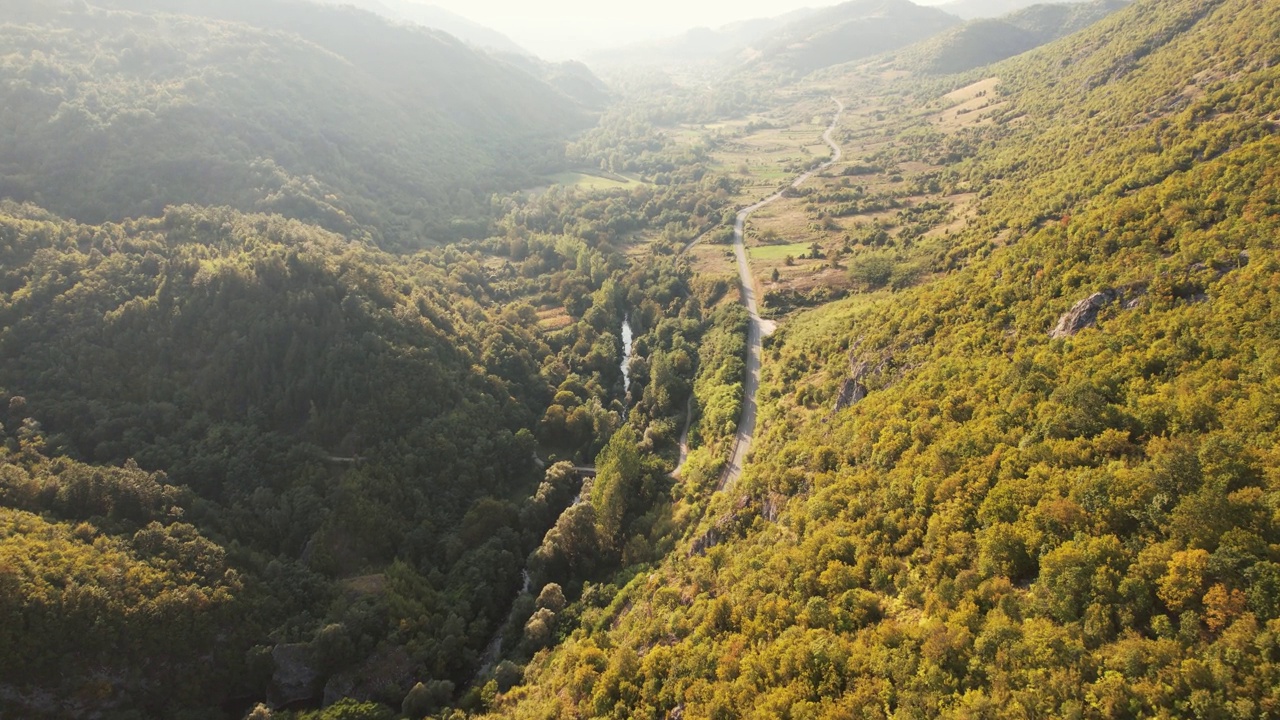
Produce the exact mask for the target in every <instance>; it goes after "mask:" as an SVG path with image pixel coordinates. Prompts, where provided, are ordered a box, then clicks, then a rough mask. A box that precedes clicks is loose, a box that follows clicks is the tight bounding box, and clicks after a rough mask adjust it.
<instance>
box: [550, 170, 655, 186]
mask: <svg viewBox="0 0 1280 720" xmlns="http://www.w3.org/2000/svg"><path fill="white" fill-rule="evenodd" d="M549 179H550V180H551V183H552V184H553V185H564V186H565V187H580V188H584V189H587V190H612V189H614V188H622V187H630V186H631V185H635V184H637V183H639V182H640V181H639V180H637V179H635V178H629V177H626V176H625V175H616V174H613V173H590V172H562V173H557V174H555V175H552V176H551V177H550V178H549Z"/></svg>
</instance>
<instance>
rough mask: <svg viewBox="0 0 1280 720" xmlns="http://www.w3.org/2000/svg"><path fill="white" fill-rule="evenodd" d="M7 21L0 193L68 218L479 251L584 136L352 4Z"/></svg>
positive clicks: (70, 13) (16, 15) (539, 97)
mask: <svg viewBox="0 0 1280 720" xmlns="http://www.w3.org/2000/svg"><path fill="white" fill-rule="evenodd" d="M6 11H7V13H8V14H7V17H6V18H5V24H3V25H0V45H3V46H4V47H5V48H6V52H5V55H4V58H3V60H2V61H0V93H3V96H2V97H0V128H3V129H4V132H3V137H2V139H0V196H3V197H10V198H13V199H17V200H23V201H33V202H37V203H38V204H40V205H41V206H43V207H45V208H48V209H50V210H52V211H54V212H57V213H59V214H60V215H63V216H67V217H73V218H76V219H78V220H81V221H84V222H90V223H96V222H101V221H103V220H120V219H123V218H130V217H138V216H143V215H157V214H159V213H160V212H161V211H162V210H163V209H164V207H165V206H167V205H171V204H182V203H197V204H201V205H230V206H233V207H236V208H237V209H240V210H243V211H264V212H272V213H279V214H283V215H286V216H288V217H294V218H298V219H302V220H305V221H307V222H310V223H313V224H318V225H321V226H323V227H325V228H327V229H330V230H335V231H339V232H349V233H357V234H360V235H364V236H367V237H370V238H372V239H373V240H374V241H376V242H378V243H379V244H383V245H386V246H389V247H412V246H421V245H422V244H424V243H427V242H431V241H441V240H450V239H456V238H458V237H460V236H462V235H473V236H483V235H484V232H485V229H486V227H487V223H488V221H489V220H490V219H491V213H490V208H489V205H488V197H489V194H490V193H491V192H493V191H497V190H514V189H516V188H519V187H523V186H530V185H535V184H537V182H538V178H539V176H540V175H541V174H542V173H546V172H555V171H558V170H559V169H561V168H562V166H563V156H562V151H561V148H562V146H563V141H564V139H565V138H566V137H567V136H568V135H569V133H570V132H571V131H573V130H575V129H579V128H582V127H584V126H586V125H587V124H588V122H589V121H588V119H587V118H586V117H585V115H584V113H583V112H582V111H581V110H580V109H579V107H578V106H577V105H576V103H575V102H574V101H573V100H571V99H569V98H568V97H567V96H566V95H565V94H563V93H562V92H560V91H558V90H556V89H554V88H552V87H550V86H549V85H547V84H545V83H544V82H542V81H540V80H537V79H535V78H533V77H532V76H530V75H529V74H527V73H525V72H523V71H521V70H519V69H517V68H515V67H513V66H511V65H509V64H507V63H505V62H502V61H500V60H497V59H494V58H492V57H489V56H488V55H485V54H484V53H481V52H478V51H475V50H472V49H470V48H468V47H465V46H463V45H462V44H461V43H459V42H458V41H456V40H454V39H453V38H451V37H449V36H447V35H443V34H440V33H436V32H433V31H430V30H426V29H421V28H413V27H409V26H395V25H392V24H390V23H389V22H387V21H385V20H383V19H381V18H378V17H376V16H374V15H372V14H369V13H365V12H361V11H358V10H354V9H352V8H328V7H322V6H319V5H313V4H310V3H288V2H283V0H267V1H262V2H260V1H257V0H255V1H254V2H249V1H248V0H232V1H230V2H219V3H207V2H178V3H174V2H152V1H151V0H101V2H96V1H95V2H94V3H92V4H86V3H46V2H36V1H34V0H30V1H27V0H17V1H15V2H11V3H8V4H7V5H6ZM405 68H414V71H413V72H404V69H405Z"/></svg>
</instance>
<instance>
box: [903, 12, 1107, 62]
mask: <svg viewBox="0 0 1280 720" xmlns="http://www.w3.org/2000/svg"><path fill="white" fill-rule="evenodd" d="M1126 5H1128V0H1095V2H1087V3H1080V4H1072V5H1066V4H1046V5H1033V6H1031V7H1029V8H1025V9H1023V10H1019V11H1017V12H1015V13H1011V14H1009V15H1006V16H1003V17H1001V18H998V19H982V20H972V21H970V22H967V23H965V24H964V25H961V26H960V27H957V28H954V29H951V30H948V31H946V32H944V33H942V34H941V35H938V36H937V37H934V38H930V39H929V40H926V41H924V42H923V43H920V44H919V45H916V46H913V47H910V48H907V49H904V50H903V51H902V52H901V54H900V55H899V57H898V60H897V62H896V63H895V65H896V66H898V67H902V68H906V69H909V70H914V71H919V72H926V73H935V74H945V73H958V72H964V71H966V70H971V69H973V68H976V67H980V66H982V65H990V64H991V63H994V62H999V61H1001V60H1004V59H1005V58H1009V57H1013V56H1014V55H1019V54H1021V53H1024V52H1026V51H1028V50H1031V49H1033V48H1037V47H1040V46H1041V45H1044V44H1045V43H1049V42H1052V41H1054V40H1057V39H1058V38H1060V37H1065V36H1067V35H1070V34H1072V33H1074V32H1078V31H1080V30H1083V29H1084V28H1086V27H1089V26H1090V25H1092V24H1093V23H1095V22H1097V21H1099V20H1101V19H1102V18H1104V17H1106V16H1108V15H1110V14H1111V13H1113V12H1116V11H1117V10H1120V9H1122V8H1124V7H1125V6H1126Z"/></svg>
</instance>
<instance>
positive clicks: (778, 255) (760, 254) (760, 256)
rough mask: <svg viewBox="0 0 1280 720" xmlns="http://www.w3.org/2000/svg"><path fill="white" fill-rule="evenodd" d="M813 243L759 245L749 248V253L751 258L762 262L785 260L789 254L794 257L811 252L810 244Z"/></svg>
mask: <svg viewBox="0 0 1280 720" xmlns="http://www.w3.org/2000/svg"><path fill="white" fill-rule="evenodd" d="M811 244H812V243H793V244H790V245H757V246H755V247H749V248H747V254H748V255H750V256H751V259H752V260H753V261H754V260H759V261H761V262H769V261H773V260H785V259H786V257H787V256H788V255H790V256H791V257H792V258H797V257H800V256H801V255H806V254H808V252H809V246H810V245H811Z"/></svg>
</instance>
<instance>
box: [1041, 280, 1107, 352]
mask: <svg viewBox="0 0 1280 720" xmlns="http://www.w3.org/2000/svg"><path fill="white" fill-rule="evenodd" d="M1118 297H1120V293H1119V292H1117V291H1116V290H1113V289H1111V288H1108V289H1106V290H1103V291H1102V292H1096V293H1094V294H1092V295H1090V296H1089V297H1087V298H1085V299H1084V300H1081V301H1080V302H1078V303H1076V304H1075V305H1074V306H1072V308H1071V310H1069V311H1068V312H1067V314H1066V315H1063V316H1062V317H1061V318H1059V319H1058V324H1057V325H1056V326H1055V327H1054V328H1053V330H1050V331H1049V337H1051V338H1053V339H1055V340H1056V339H1058V338H1064V337H1071V336H1072V335H1075V334H1076V333H1078V332H1080V331H1081V330H1084V329H1085V328H1087V327H1093V325H1094V324H1096V323H1097V322H1098V312H1099V311H1101V310H1102V308H1104V307H1106V306H1107V305H1110V304H1111V303H1112V302H1115V300H1116V298H1118Z"/></svg>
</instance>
